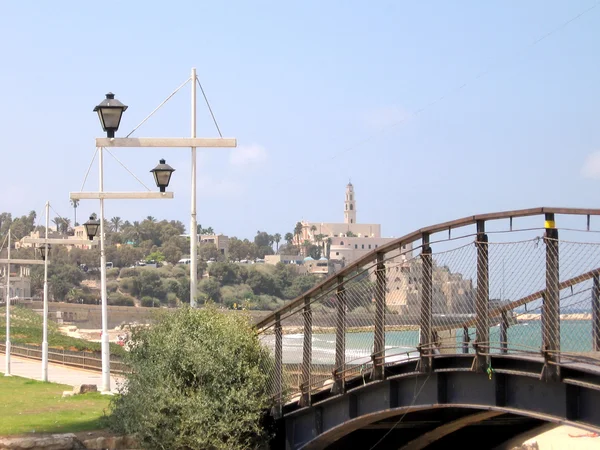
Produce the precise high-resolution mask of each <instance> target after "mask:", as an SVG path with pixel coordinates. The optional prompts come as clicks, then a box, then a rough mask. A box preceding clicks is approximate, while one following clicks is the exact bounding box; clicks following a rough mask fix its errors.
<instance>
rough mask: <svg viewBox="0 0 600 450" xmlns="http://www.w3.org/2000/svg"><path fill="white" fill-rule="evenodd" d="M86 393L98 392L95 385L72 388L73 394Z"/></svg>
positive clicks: (81, 385)
mask: <svg viewBox="0 0 600 450" xmlns="http://www.w3.org/2000/svg"><path fill="white" fill-rule="evenodd" d="M87 392H98V387H97V386H96V385H95V384H80V385H78V386H75V387H73V393H74V394H85V393H87Z"/></svg>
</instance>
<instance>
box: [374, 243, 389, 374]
mask: <svg viewBox="0 0 600 450" xmlns="http://www.w3.org/2000/svg"><path fill="white" fill-rule="evenodd" d="M383 258H384V255H383V253H378V254H377V266H376V269H377V271H376V286H375V333H374V336H373V337H374V342H373V354H372V355H371V359H372V360H373V377H372V378H373V379H374V380H383V378H384V376H385V294H386V277H385V264H384V259H383Z"/></svg>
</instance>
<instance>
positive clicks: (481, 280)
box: [473, 220, 490, 373]
mask: <svg viewBox="0 0 600 450" xmlns="http://www.w3.org/2000/svg"><path fill="white" fill-rule="evenodd" d="M475 245H476V247H477V293H476V298H475V315H476V330H477V331H476V334H477V337H476V342H475V352H476V356H475V360H474V361H473V366H474V367H473V369H474V370H475V372H477V373H483V372H485V371H486V369H487V361H488V356H487V354H488V353H489V345H490V317H489V314H490V313H489V295H490V285H489V269H490V267H489V259H488V236H487V234H485V222H484V221H483V220H478V221H477V240H476V242H475Z"/></svg>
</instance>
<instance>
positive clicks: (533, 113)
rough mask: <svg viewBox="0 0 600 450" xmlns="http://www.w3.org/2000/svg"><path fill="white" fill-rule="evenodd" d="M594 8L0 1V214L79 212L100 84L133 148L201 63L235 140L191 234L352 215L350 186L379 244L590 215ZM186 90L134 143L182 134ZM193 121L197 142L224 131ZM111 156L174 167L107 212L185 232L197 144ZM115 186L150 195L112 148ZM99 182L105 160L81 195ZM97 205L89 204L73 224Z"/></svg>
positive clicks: (202, 188)
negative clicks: (347, 207) (162, 180)
mask: <svg viewBox="0 0 600 450" xmlns="http://www.w3.org/2000/svg"><path fill="white" fill-rule="evenodd" d="M594 4H595V2H594V1H593V0H569V1H548V0H535V1H534V0H531V1H527V2H523V1H517V0H512V1H485V2H484V1H480V0H472V1H441V0H439V1H434V0H429V1H426V0H425V1H416V0H415V1H369V2H367V1H348V0H346V1H302V2H281V1H279V2H275V1H270V2H265V1H253V2H242V1H230V2H218V1H214V2H197V1H169V2H141V1H130V2H117V1H98V2H81V1H77V2H76V1H57V2H33V1H20V2H19V1H8V0H0V7H1V16H2V27H0V42H1V44H0V50H1V51H0V56H1V58H2V64H1V68H2V70H0V83H1V84H2V86H3V93H2V97H3V102H2V108H0V132H1V133H2V166H3V169H4V170H3V177H2V178H3V180H2V181H3V183H2V184H3V186H4V193H3V195H2V197H1V198H2V199H1V200H0V210H2V211H6V210H9V211H11V212H13V214H25V213H27V212H28V211H29V210H31V209H35V210H37V211H38V212H39V213H41V211H42V207H43V204H44V202H45V201H46V200H50V201H51V203H52V204H53V206H54V208H55V209H56V210H57V211H58V212H59V213H60V214H61V215H68V216H69V217H72V210H71V209H70V206H69V201H68V193H69V192H70V191H78V190H80V188H81V183H82V181H83V178H84V175H85V172H86V170H87V167H88V165H89V163H90V160H91V158H92V156H93V154H94V151H95V148H94V138H95V137H96V136H101V135H102V132H101V129H100V126H99V123H98V119H97V116H96V115H95V113H93V112H92V109H93V107H94V105H96V104H97V103H98V102H100V101H101V100H102V98H103V97H104V94H105V93H106V92H108V91H112V92H114V93H115V94H116V96H117V98H119V99H120V100H121V101H123V102H124V103H125V104H127V105H129V110H128V111H127V112H126V113H125V115H124V118H123V122H122V125H121V130H120V131H119V133H118V135H120V136H124V135H125V134H127V133H128V132H129V131H131V129H132V128H133V127H134V126H135V125H137V124H138V123H139V122H140V121H141V120H142V119H143V118H144V117H145V116H146V115H147V114H149V113H150V112H151V111H152V109H154V108H155V107H156V106H157V105H158V104H159V103H160V102H161V101H162V100H163V99H164V98H166V96H167V95H169V94H170V93H171V92H172V91H173V90H174V89H175V88H176V87H177V86H178V85H179V84H181V83H182V82H183V81H184V80H185V79H186V77H188V76H189V72H190V69H191V67H196V68H197V70H198V74H199V76H200V78H201V81H202V83H203V85H204V88H205V90H206V92H207V94H208V97H209V99H210V101H211V104H212V106H213V110H214V112H215V114H216V117H217V120H218V121H219V124H220V126H221V129H222V131H223V134H224V135H226V136H231V137H236V138H237V139H238V142H239V148H238V149H233V150H229V149H208V150H202V151H200V153H201V156H200V157H199V166H198V185H199V204H198V222H199V223H201V224H203V225H205V226H208V225H212V226H213V227H214V228H215V229H216V230H217V231H219V232H223V233H225V234H228V235H238V236H242V237H252V236H254V234H255V232H256V230H259V229H260V230H266V231H269V232H271V233H275V232H280V233H282V234H283V233H285V232H287V231H291V230H292V229H293V227H294V224H295V222H296V221H298V220H300V219H302V218H304V219H307V220H310V221H325V222H328V221H342V220H343V200H344V188H345V185H346V183H347V182H348V179H349V178H351V179H352V182H353V184H354V186H355V189H356V197H357V201H358V208H357V209H358V220H359V222H370V223H381V224H382V225H383V226H382V229H383V233H384V235H386V236H399V235H401V234H404V233H406V232H409V231H411V230H412V229H415V228H418V227H421V226H425V225H429V224H432V223H436V222H439V221H444V220H450V219H454V218H457V217H461V216H465V215H469V214H476V213H484V212H492V211H497V210H503V209H516V208H525V207H534V206H582V207H597V206H598V189H599V187H600V154H599V153H595V152H598V151H600V126H599V124H600V113H599V112H600V111H599V108H598V100H599V99H600V84H599V83H598V80H599V79H600V63H599V60H600V58H599V55H600V31H599V30H600V7H597V8H594V9H592V10H591V11H589V12H587V13H586V14H584V15H583V16H581V17H580V18H578V19H577V20H574V21H573V22H572V23H570V24H568V25H566V26H565V27H563V28H560V27H561V25H562V24H564V23H565V22H566V21H568V20H569V19H571V18H573V17H575V16H577V15H578V14H579V13H581V12H583V11H585V10H587V9H589V8H590V7H592V6H594ZM558 28H560V29H559V30H558V31H556V32H554V33H553V34H551V35H550V36H548V37H547V38H545V39H543V40H542V41H540V42H538V43H537V44H535V45H532V43H533V42H535V41H536V40H537V39H539V38H541V37H543V36H545V35H546V33H548V32H551V31H553V30H556V29H558ZM481 74H483V76H480V75H481ZM465 84H466V85H465ZM463 85H465V86H464V87H463V88H462V89H458V88H459V87H460V86H463ZM189 92H190V91H189V87H186V88H184V89H183V90H181V91H180V92H179V93H178V94H177V96H175V97H174V98H173V99H172V100H171V101H170V102H169V103H168V104H167V105H166V106H165V107H164V108H162V109H161V110H160V111H159V112H158V113H157V114H156V115H155V116H154V117H153V118H152V119H150V120H149V121H148V122H147V123H146V124H145V125H144V126H143V127H142V128H141V129H140V130H138V131H137V132H136V133H135V134H134V136H137V137H140V136H188V135H189V132H190V125H189V118H190V99H189V95H190V94H189ZM442 96H444V98H443V99H441V100H440V101H437V100H438V99H440V97H442ZM436 101H437V102H436ZM432 102H435V103H434V104H433V105H431V103H432ZM427 105H431V106H427ZM422 108H425V109H424V110H422V111H421V112H420V113H418V114H417V115H415V114H414V113H415V112H417V111H419V110H421V109H422ZM198 111H199V116H198V134H199V135H200V136H210V137H212V136H216V135H217V134H216V130H215V128H214V126H213V125H212V122H211V120H210V116H209V115H208V112H207V110H206V108H205V107H204V105H203V103H201V102H199V108H198ZM403 119H405V120H403ZM115 154H116V155H117V157H118V158H120V159H121V160H122V161H123V162H124V163H125V164H126V165H127V166H128V167H129V168H130V169H131V170H132V171H133V172H134V173H136V174H137V175H138V176H140V177H142V178H143V180H144V181H145V182H146V183H147V184H150V183H152V179H151V176H150V173H149V172H148V171H149V170H150V169H151V168H152V167H154V165H156V163H157V161H158V159H159V158H160V157H164V158H166V159H167V162H168V163H170V164H171V165H172V166H173V167H175V168H176V169H177V171H176V172H175V174H174V176H173V182H172V189H173V190H174V192H175V196H176V199H175V200H172V201H168V200H166V201H121V202H115V201H112V202H107V205H106V215H107V217H112V216H117V215H118V216H121V217H122V218H125V219H130V220H135V219H139V218H142V217H145V216H147V215H153V216H155V217H157V218H159V219H162V218H169V219H179V220H182V221H183V222H184V223H186V224H188V223H189V204H190V199H189V195H190V194H189V187H190V161H189V154H190V152H189V149H164V150H144V149H121V150H118V151H116V152H115ZM105 187H106V189H107V190H137V189H138V188H139V189H143V188H142V187H141V186H140V185H139V184H137V182H135V180H133V179H132V178H131V177H130V176H129V175H128V174H127V173H126V172H125V171H124V170H123V169H122V168H121V167H120V166H119V165H118V164H117V163H116V162H115V161H114V160H112V158H111V157H110V155H106V182H105ZM97 188H98V185H97V166H96V165H94V168H93V169H92V173H91V175H90V177H89V179H88V182H87V185H86V189H85V190H97ZM97 210H98V206H97V203H96V202H92V201H83V202H82V204H81V205H80V208H79V210H78V216H79V218H84V217H85V216H86V215H88V214H89V213H90V212H92V211H97ZM53 217H54V215H53Z"/></svg>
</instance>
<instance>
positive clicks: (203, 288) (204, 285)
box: [198, 278, 221, 303]
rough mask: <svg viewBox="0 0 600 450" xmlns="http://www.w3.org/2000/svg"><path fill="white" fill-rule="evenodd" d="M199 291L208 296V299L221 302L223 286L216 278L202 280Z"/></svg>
mask: <svg viewBox="0 0 600 450" xmlns="http://www.w3.org/2000/svg"><path fill="white" fill-rule="evenodd" d="M198 290H199V291H200V292H202V293H204V294H206V296H207V298H208V299H209V300H212V301H213V302H215V303H219V302H220V301H221V285H220V284H219V282H218V281H217V280H215V279H214V278H209V279H207V280H202V281H201V282H200V283H198Z"/></svg>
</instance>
